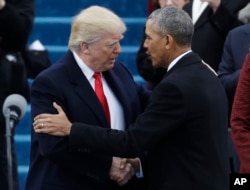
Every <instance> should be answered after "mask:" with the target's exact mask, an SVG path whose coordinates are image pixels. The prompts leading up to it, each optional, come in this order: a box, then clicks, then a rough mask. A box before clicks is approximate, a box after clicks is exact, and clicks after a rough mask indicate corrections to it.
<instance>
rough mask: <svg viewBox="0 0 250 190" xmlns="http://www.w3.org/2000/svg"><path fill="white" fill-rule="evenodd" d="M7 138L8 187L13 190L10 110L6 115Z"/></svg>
mask: <svg viewBox="0 0 250 190" xmlns="http://www.w3.org/2000/svg"><path fill="white" fill-rule="evenodd" d="M5 127H6V129H5V137H6V150H7V162H8V170H7V172H8V185H9V190H13V176H12V154H11V149H12V144H11V129H12V128H13V122H11V121H10V109H9V108H8V109H7V111H6V113H5Z"/></svg>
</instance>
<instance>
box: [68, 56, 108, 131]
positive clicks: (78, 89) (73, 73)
mask: <svg viewBox="0 0 250 190" xmlns="http://www.w3.org/2000/svg"><path fill="white" fill-rule="evenodd" d="M66 63H70V64H66V65H67V71H68V76H69V80H70V82H71V84H72V85H73V88H74V89H75V93H76V94H77V95H78V96H79V98H80V99H82V101H83V102H84V103H85V104H87V105H88V107H89V109H90V110H91V111H92V112H93V114H94V115H95V116H96V118H97V120H99V121H100V123H101V125H102V126H107V127H108V126H109V124H108V122H107V120H106V117H105V114H104V111H103V109H102V107H101V104H100V103H98V101H99V100H98V98H97V97H96V94H95V92H94V90H93V88H92V86H91V85H90V83H89V81H88V80H87V78H86V77H85V75H84V74H83V73H82V71H81V69H80V68H79V66H78V65H77V63H76V61H75V59H74V57H73V54H72V53H71V52H69V53H68V60H66ZM73 101H74V100H73Z"/></svg>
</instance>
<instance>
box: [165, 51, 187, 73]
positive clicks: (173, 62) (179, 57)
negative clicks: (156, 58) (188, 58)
mask: <svg viewBox="0 0 250 190" xmlns="http://www.w3.org/2000/svg"><path fill="white" fill-rule="evenodd" d="M191 51H192V50H188V51H186V52H185V53H183V54H181V55H179V56H178V57H176V58H175V59H174V60H173V61H172V62H171V63H170V64H169V66H168V70H167V71H169V70H170V69H171V68H172V67H173V66H174V65H175V64H176V63H177V62H178V61H179V60H180V59H181V58H182V57H183V56H184V55H186V54H188V53H190V52H191Z"/></svg>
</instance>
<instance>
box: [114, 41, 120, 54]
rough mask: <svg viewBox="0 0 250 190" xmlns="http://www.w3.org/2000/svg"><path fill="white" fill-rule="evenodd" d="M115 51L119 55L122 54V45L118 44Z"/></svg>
mask: <svg viewBox="0 0 250 190" xmlns="http://www.w3.org/2000/svg"><path fill="white" fill-rule="evenodd" d="M114 50H115V53H117V54H118V53H121V52H122V48H121V44H120V43H117V44H116V46H115V49H114Z"/></svg>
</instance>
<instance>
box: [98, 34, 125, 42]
mask: <svg viewBox="0 0 250 190" xmlns="http://www.w3.org/2000/svg"><path fill="white" fill-rule="evenodd" d="M122 38H123V35H122V34H112V33H109V34H105V35H103V37H102V38H101V40H102V41H109V40H113V41H117V40H121V39H122Z"/></svg>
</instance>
